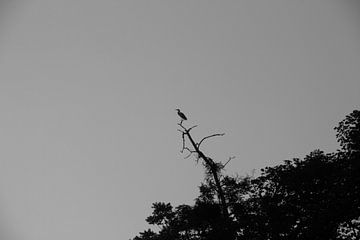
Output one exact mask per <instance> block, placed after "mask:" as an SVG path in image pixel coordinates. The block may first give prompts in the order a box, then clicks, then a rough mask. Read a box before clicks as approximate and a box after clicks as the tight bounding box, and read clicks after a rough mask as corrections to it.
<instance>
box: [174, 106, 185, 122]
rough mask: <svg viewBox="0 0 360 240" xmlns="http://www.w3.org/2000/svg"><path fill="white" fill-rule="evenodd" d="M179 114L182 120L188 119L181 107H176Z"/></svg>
mask: <svg viewBox="0 0 360 240" xmlns="http://www.w3.org/2000/svg"><path fill="white" fill-rule="evenodd" d="M176 111H177V114H178V115H179V117H180V118H181V121H184V120H187V117H186V116H185V114H183V113H182V112H181V111H180V109H178V108H177V109H176Z"/></svg>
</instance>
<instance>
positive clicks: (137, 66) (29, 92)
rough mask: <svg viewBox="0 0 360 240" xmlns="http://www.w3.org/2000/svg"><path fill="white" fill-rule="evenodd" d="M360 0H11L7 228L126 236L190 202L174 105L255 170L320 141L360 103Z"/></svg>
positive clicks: (6, 55)
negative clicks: (154, 215)
mask: <svg viewBox="0 0 360 240" xmlns="http://www.w3.org/2000/svg"><path fill="white" fill-rule="evenodd" d="M359 13H360V4H359V3H355V1H353V2H351V1H330V0H305V1H287V0H283V1H280V0H277V1H128V2H125V1H118V0H102V1H95V0H77V1H74V0H62V1H50V0H26V1H22V0H15V1H6V0H4V1H1V2H0V110H1V117H0V141H1V142H0V149H1V151H0V230H1V233H0V237H1V239H4V240H49V239H51V240H64V239H67V240H99V239H104V240H124V239H129V238H131V237H134V236H135V235H136V234H137V233H138V232H139V231H142V230H144V229H145V228H147V227H148V226H147V225H146V223H145V220H144V219H145V218H146V217H147V216H148V215H149V214H150V213H151V204H152V203H153V202H155V201H165V202H171V203H173V204H174V205H176V204H181V203H188V204H191V203H192V201H193V199H194V198H195V197H196V196H197V194H198V189H197V186H198V185H199V184H200V181H202V179H203V169H202V168H201V165H196V164H195V163H194V161H193V160H192V159H186V160H184V159H183V157H184V156H183V155H182V154H181V153H180V148H181V138H180V135H179V132H177V125H176V124H177V122H178V117H177V115H176V111H175V108H181V109H182V111H183V112H184V113H185V114H186V115H187V116H188V118H189V121H188V122H187V123H186V124H187V126H191V125H193V124H198V125H199V127H198V128H197V129H194V131H193V133H194V136H195V137H197V138H200V137H202V136H205V135H206V134H212V133H221V132H225V133H226V135H225V136H224V137H221V138H217V139H212V140H210V141H209V142H208V143H207V144H206V146H204V147H205V148H204V150H206V152H207V153H208V154H209V155H210V156H212V157H214V158H215V159H216V160H219V161H220V160H223V161H226V160H227V159H228V157H230V156H236V159H234V160H233V161H232V162H231V163H230V164H229V165H228V170H227V172H226V173H228V174H234V173H240V174H242V175H244V174H246V173H251V171H252V169H259V168H261V167H265V166H268V165H274V164H279V163H281V162H282V160H284V159H291V158H294V157H304V156H305V155H306V154H308V153H309V152H310V151H312V150H314V149H318V148H319V149H322V150H324V151H326V152H331V151H335V150H336V149H337V148H338V144H337V143H336V139H335V132H334V130H333V127H335V126H336V124H337V123H338V122H339V121H340V120H342V119H343V118H344V117H345V115H346V114H348V113H350V112H351V111H352V110H354V109H359V107H360V106H359V104H360V79H359V77H360V44H359V43H360V28H359V26H360V15H359Z"/></svg>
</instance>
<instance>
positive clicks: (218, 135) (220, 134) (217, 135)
mask: <svg viewBox="0 0 360 240" xmlns="http://www.w3.org/2000/svg"><path fill="white" fill-rule="evenodd" d="M224 135H225V133H216V134H212V135H210V136H207V137H204V138H203V139H201V141H200V142H199V143H198V144H197V146H198V148H200V145H201V143H202V142H203V141H204V140H206V139H208V138H212V137H221V136H224Z"/></svg>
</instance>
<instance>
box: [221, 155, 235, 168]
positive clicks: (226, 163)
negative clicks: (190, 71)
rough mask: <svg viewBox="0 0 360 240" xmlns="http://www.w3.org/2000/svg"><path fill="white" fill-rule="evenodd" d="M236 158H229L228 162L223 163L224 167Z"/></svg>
mask: <svg viewBox="0 0 360 240" xmlns="http://www.w3.org/2000/svg"><path fill="white" fill-rule="evenodd" d="M234 158H235V156H232V157H229V160H227V162H226V163H225V164H224V165H223V167H225V166H226V165H227V164H228V163H229V162H230V161H231V160H233V159H234Z"/></svg>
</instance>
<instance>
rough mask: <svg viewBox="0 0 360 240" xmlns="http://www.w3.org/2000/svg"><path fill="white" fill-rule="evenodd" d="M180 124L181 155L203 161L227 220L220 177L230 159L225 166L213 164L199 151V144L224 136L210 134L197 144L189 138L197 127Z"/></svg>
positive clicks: (219, 163)
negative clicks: (185, 153) (187, 141)
mask: <svg viewBox="0 0 360 240" xmlns="http://www.w3.org/2000/svg"><path fill="white" fill-rule="evenodd" d="M182 122H183V121H181V122H180V123H178V125H179V126H180V128H181V129H178V131H180V132H181V134H182V149H181V152H182V153H183V152H184V151H187V152H188V153H189V154H188V155H187V156H186V157H185V158H189V157H190V156H191V155H192V154H195V155H196V158H197V159H196V161H199V160H202V161H203V162H202V163H203V165H204V166H205V169H206V171H207V173H208V174H209V175H210V176H211V178H212V180H213V181H214V183H215V187H216V193H217V197H218V200H219V204H220V206H221V211H222V214H223V217H224V218H225V219H229V211H228V204H227V202H226V199H225V194H224V190H223V188H222V185H221V180H220V177H221V170H222V169H223V168H224V167H225V166H226V164H227V163H228V162H229V161H230V160H231V159H232V158H229V160H228V161H227V162H226V163H225V164H223V163H221V162H215V161H214V160H213V159H211V158H210V157H208V156H206V155H205V154H204V153H203V152H202V151H201V149H200V146H201V144H202V143H203V142H204V141H205V140H207V139H209V138H212V137H218V136H224V135H225V134H224V133H216V134H211V135H209V136H206V137H203V138H202V139H201V140H200V141H199V142H196V141H195V140H194V138H193V137H192V136H191V134H190V131H191V130H192V129H193V128H195V127H197V125H195V126H192V127H190V128H186V127H185V126H184V125H183V123H182ZM186 138H187V139H188V140H189V142H190V146H188V145H186Z"/></svg>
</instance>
